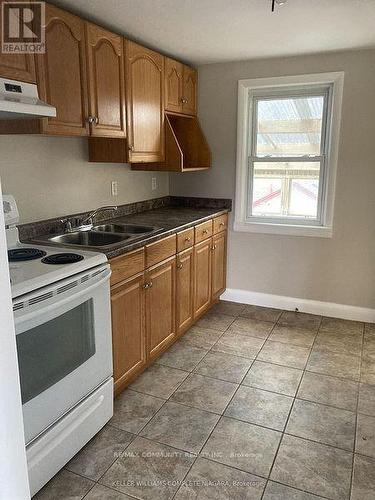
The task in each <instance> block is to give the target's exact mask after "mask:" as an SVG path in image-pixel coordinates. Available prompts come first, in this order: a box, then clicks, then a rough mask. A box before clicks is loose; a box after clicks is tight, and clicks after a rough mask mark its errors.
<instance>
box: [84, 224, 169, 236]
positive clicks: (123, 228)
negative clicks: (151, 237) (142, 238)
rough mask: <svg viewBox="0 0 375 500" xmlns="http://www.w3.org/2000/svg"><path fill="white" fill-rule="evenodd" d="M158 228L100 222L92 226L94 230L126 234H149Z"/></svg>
mask: <svg viewBox="0 0 375 500" xmlns="http://www.w3.org/2000/svg"><path fill="white" fill-rule="evenodd" d="M158 229H159V228H155V227H153V226H139V225H138V224H101V225H99V226H94V227H93V230H94V231H100V232H104V233H127V234H149V233H152V232H153V231H157V230H158Z"/></svg>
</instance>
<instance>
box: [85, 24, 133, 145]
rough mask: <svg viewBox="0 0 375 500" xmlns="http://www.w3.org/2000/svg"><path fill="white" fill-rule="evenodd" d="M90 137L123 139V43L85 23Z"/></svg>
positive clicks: (119, 38) (96, 27) (110, 34)
mask: <svg viewBox="0 0 375 500" xmlns="http://www.w3.org/2000/svg"><path fill="white" fill-rule="evenodd" d="M86 47H87V71H88V81H89V115H90V118H89V122H90V135H92V136H99V137H108V136H110V137H125V135H126V123H125V82H124V42H123V38H122V37H121V36H119V35H116V34H114V33H111V32H110V31H106V30H104V29H103V28H101V27H100V26H96V25H95V24H91V23H86Z"/></svg>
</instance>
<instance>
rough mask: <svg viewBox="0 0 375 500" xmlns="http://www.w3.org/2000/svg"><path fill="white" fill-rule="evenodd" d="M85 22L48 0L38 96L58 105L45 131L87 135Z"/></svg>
mask: <svg viewBox="0 0 375 500" xmlns="http://www.w3.org/2000/svg"><path fill="white" fill-rule="evenodd" d="M84 32H85V30H84V22H83V20H82V19H80V18H79V17H77V16H73V15H72V14H70V13H68V12H65V11H63V10H60V9H58V8H57V7H54V6H53V5H50V4H48V3H46V21H45V35H46V53H45V54H43V55H38V56H37V57H36V62H37V75H38V86H39V96H40V98H41V99H42V100H43V101H46V102H48V104H52V105H53V106H56V110H57V116H56V117H55V118H48V119H44V120H43V132H44V133H47V134H48V133H50V134H58V135H87V134H88V128H87V116H88V108H87V80H86V54H85V36H84Z"/></svg>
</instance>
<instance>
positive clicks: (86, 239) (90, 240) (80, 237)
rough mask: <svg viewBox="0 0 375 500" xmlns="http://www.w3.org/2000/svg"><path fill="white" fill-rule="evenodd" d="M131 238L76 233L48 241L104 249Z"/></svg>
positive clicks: (121, 235) (62, 235)
mask: <svg viewBox="0 0 375 500" xmlns="http://www.w3.org/2000/svg"><path fill="white" fill-rule="evenodd" d="M129 238H130V236H128V235H125V234H115V233H100V232H96V231H76V232H74V233H67V234H61V235H59V236H53V237H52V238H48V239H49V241H53V243H61V244H62V245H82V246H86V247H89V246H92V247H104V246H107V245H113V244H115V243H119V242H120V241H125V240H127V239H129Z"/></svg>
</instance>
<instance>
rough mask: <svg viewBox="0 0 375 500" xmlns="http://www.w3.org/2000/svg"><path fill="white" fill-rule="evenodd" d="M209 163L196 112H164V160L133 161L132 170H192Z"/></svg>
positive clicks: (207, 150)
mask: <svg viewBox="0 0 375 500" xmlns="http://www.w3.org/2000/svg"><path fill="white" fill-rule="evenodd" d="M210 167H211V151H210V149H209V147H208V144H207V141H206V138H205V136H204V134H203V132H202V129H201V127H200V125H199V122H198V119H197V118H196V117H195V116H183V115H178V114H174V113H166V114H165V162H163V163H132V169H133V170H155V171H168V172H194V171H198V170H207V169H208V168H210Z"/></svg>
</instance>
